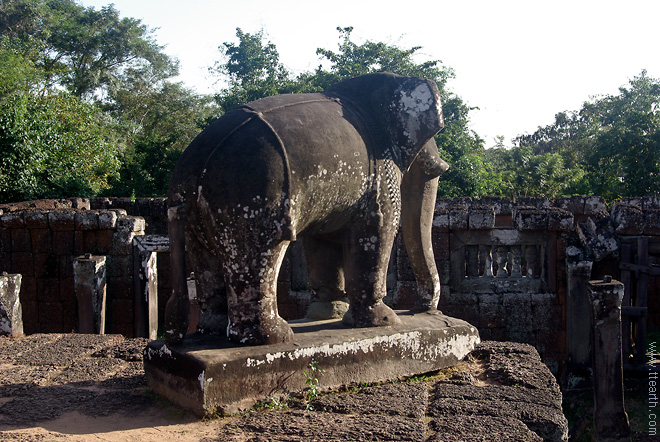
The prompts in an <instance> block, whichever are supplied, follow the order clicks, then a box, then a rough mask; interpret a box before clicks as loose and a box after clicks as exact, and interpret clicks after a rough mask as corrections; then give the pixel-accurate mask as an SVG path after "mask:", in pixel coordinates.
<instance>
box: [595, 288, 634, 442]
mask: <svg viewBox="0 0 660 442" xmlns="http://www.w3.org/2000/svg"><path fill="white" fill-rule="evenodd" d="M623 288H624V287H623V284H621V283H620V282H619V281H613V280H612V277H611V276H605V279H604V280H603V281H589V290H588V291H589V300H590V302H591V324H592V327H593V335H592V339H593V341H592V356H591V358H592V369H593V382H594V437H593V439H592V440H594V441H598V442H604V441H608V442H610V441H611V442H614V441H617V442H619V441H630V423H629V421H628V415H627V414H626V410H625V408H624V402H623V359H622V356H621V302H622V301H623Z"/></svg>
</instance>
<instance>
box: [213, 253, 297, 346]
mask: <svg viewBox="0 0 660 442" xmlns="http://www.w3.org/2000/svg"><path fill="white" fill-rule="evenodd" d="M288 245H289V241H281V242H279V243H278V244H277V245H275V246H274V247H270V248H266V247H264V248H258V247H256V246H255V245H254V244H250V245H244V246H242V247H238V248H237V249H236V252H237V255H236V257H238V256H240V257H241V259H240V260H235V261H234V262H231V261H230V262H229V264H227V265H225V268H224V270H225V280H226V283H227V305H228V310H229V325H228V327H227V337H228V339H229V340H230V341H233V342H237V343H241V344H251V345H260V344H276V343H281V342H288V341H291V340H293V331H292V330H291V327H290V326H289V324H287V322H286V321H285V320H284V319H282V318H281V317H280V316H279V314H278V312H277V276H278V274H279V270H280V266H281V264H282V260H283V259H284V254H285V253H286V249H287V247H288Z"/></svg>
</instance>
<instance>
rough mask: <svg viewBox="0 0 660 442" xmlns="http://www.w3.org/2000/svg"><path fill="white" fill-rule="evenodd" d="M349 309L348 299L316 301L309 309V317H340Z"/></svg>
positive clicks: (307, 316)
mask: <svg viewBox="0 0 660 442" xmlns="http://www.w3.org/2000/svg"><path fill="white" fill-rule="evenodd" d="M347 311H348V301H346V300H344V301H315V302H312V303H311V304H310V305H309V308H308V309H307V315H306V316H305V317H306V318H307V319H319V320H320V319H339V318H342V317H343V316H344V314H346V312H347Z"/></svg>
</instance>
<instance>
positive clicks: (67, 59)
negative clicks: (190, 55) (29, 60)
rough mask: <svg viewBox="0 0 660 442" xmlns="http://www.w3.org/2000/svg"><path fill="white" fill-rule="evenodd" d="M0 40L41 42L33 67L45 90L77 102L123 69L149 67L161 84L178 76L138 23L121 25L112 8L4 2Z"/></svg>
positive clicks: (60, 0)
mask: <svg viewBox="0 0 660 442" xmlns="http://www.w3.org/2000/svg"><path fill="white" fill-rule="evenodd" d="M0 34H1V35H3V36H8V37H10V38H12V39H18V40H21V41H24V42H27V41H39V42H41V44H42V45H43V49H42V50H41V51H39V53H38V56H37V57H35V59H34V60H33V61H34V63H35V64H36V65H38V66H39V67H40V68H41V69H43V72H44V73H45V76H46V82H47V83H46V87H48V88H50V87H52V86H61V87H64V88H65V89H66V90H67V91H69V92H70V93H72V94H73V95H75V96H77V97H79V98H91V97H94V95H95V94H97V93H99V92H101V91H104V90H105V89H106V88H107V87H108V86H109V85H111V84H112V83H113V82H114V81H116V80H117V79H118V78H119V77H121V75H122V73H123V72H124V71H125V69H126V68H127V67H134V68H139V67H144V66H150V67H151V68H152V70H153V71H157V72H159V73H160V76H161V78H168V77H170V76H172V75H175V74H176V72H177V64H176V62H175V61H174V60H172V59H171V58H170V57H168V56H167V55H165V54H164V53H163V52H162V48H161V47H160V46H158V45H157V44H156V43H155V41H154V40H153V38H152V36H151V31H150V30H148V29H147V27H146V26H144V25H143V24H142V23H141V21H140V20H136V19H132V18H123V19H121V18H120V17H119V12H118V11H117V10H116V9H114V7H113V6H112V5H111V6H108V7H104V8H102V9H101V10H100V11H97V10H95V9H94V8H85V7H83V6H80V5H78V4H77V3H76V2H75V1H74V0H11V1H3V2H1V3H0Z"/></svg>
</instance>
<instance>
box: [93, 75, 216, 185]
mask: <svg viewBox="0 0 660 442" xmlns="http://www.w3.org/2000/svg"><path fill="white" fill-rule="evenodd" d="M111 97H112V101H111V103H112V104H111V105H108V106H106V107H105V110H106V111H107V112H108V113H109V114H110V115H112V116H114V117H115V119H116V121H118V122H119V123H120V124H121V127H122V128H121V129H122V133H123V134H124V136H125V139H124V143H125V144H126V147H125V148H124V149H123V151H122V154H121V160H122V167H121V169H120V173H119V176H118V177H117V179H116V180H114V181H113V182H112V187H111V188H110V189H108V190H106V191H105V192H104V193H106V194H112V195H132V196H155V195H166V194H167V189H168V185H169V181H170V175H171V173H172V171H173V170H174V166H175V165H176V162H177V161H178V159H179V157H180V156H181V153H182V152H183V150H184V149H185V148H186V147H187V146H188V144H190V142H191V141H192V140H193V138H195V136H197V134H198V133H199V132H200V130H201V129H202V128H203V127H205V126H206V124H207V123H208V120H209V119H210V118H211V117H212V116H213V115H215V113H216V112H217V110H216V108H215V106H213V105H212V103H211V98H210V97H200V96H199V95H197V94H196V93H194V92H192V91H190V90H189V89H186V88H184V87H183V86H182V85H181V84H176V83H167V82H166V83H164V84H163V85H162V86H161V87H159V88H153V87H152V86H151V85H150V84H144V83H141V82H138V81H134V82H129V83H128V84H126V85H125V87H122V88H119V89H117V90H114V91H112V93H111Z"/></svg>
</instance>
